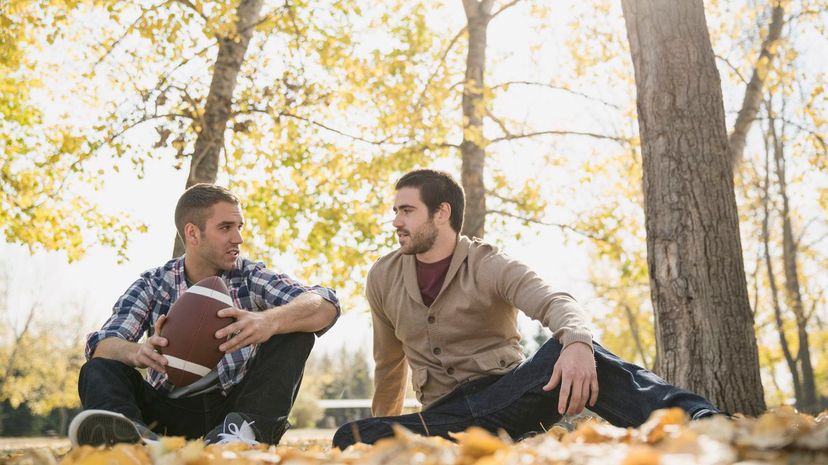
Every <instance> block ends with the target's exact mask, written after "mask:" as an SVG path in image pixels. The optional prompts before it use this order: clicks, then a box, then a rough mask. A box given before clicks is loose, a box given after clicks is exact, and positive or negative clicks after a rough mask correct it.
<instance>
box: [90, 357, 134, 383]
mask: <svg viewBox="0 0 828 465" xmlns="http://www.w3.org/2000/svg"><path fill="white" fill-rule="evenodd" d="M130 370H132V371H135V370H134V368H132V367H131V366H129V365H127V364H125V363H122V362H119V361H117V360H112V359H109V358H103V357H95V358H92V359H89V360H88V361H87V362H86V363H84V364H83V366H81V369H80V375H79V376H78V380H79V381H80V380H84V379H90V378H98V377H105V378H109V377H111V376H113V375H118V374H122V373H128V372H129V371H130Z"/></svg>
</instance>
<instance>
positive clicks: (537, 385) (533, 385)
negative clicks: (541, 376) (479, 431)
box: [469, 380, 560, 417]
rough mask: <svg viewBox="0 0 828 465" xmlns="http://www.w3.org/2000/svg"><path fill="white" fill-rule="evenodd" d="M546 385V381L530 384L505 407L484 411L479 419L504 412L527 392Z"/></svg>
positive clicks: (507, 402)
mask: <svg viewBox="0 0 828 465" xmlns="http://www.w3.org/2000/svg"><path fill="white" fill-rule="evenodd" d="M545 384H546V381H545V380H541V381H539V382H538V383H536V384H530V385H529V387H528V388H526V389H524V390H523V391H518V394H517V395H514V396H512V397H511V398H510V399H509V400H507V401H506V402H505V403H504V406H503V407H500V406H497V407H494V408H492V409H489V410H484V411H482V412H480V414H479V415H478V417H482V416H485V415H490V414H492V413H494V412H498V411H500V410H503V409H505V408H506V407H508V406H510V405H512V404H514V403H515V402H517V401H518V400H519V399H520V398H521V397H523V396H524V395H525V394H526V393H527V392H529V391H531V390H533V389H535V388H537V387H540V386H544V385H545ZM559 395H560V394H559ZM469 408H470V409H471V407H469Z"/></svg>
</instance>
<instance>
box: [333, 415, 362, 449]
mask: <svg viewBox="0 0 828 465" xmlns="http://www.w3.org/2000/svg"><path fill="white" fill-rule="evenodd" d="M356 427H357V423H356V422H355V421H354V422H350V423H345V424H344V425H342V426H340V427H339V429H337V430H336V433H334V437H333V447H338V448H339V449H340V450H345V449H346V448H347V447H348V446H352V445H354V444H356V442H357V441H356V439H355V437H354V428H356Z"/></svg>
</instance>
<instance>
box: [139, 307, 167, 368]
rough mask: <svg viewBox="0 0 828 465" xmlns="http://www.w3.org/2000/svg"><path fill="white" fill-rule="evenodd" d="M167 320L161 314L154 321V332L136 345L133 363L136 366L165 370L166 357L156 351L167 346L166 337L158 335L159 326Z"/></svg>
mask: <svg viewBox="0 0 828 465" xmlns="http://www.w3.org/2000/svg"><path fill="white" fill-rule="evenodd" d="M166 320H167V317H166V315H161V317H159V318H158V320H156V322H155V332H154V333H153V335H152V336H150V337H148V338H147V340H145V341H144V342H142V343H141V344H139V345H138V351H137V352H136V353H135V363H134V365H135V366H136V367H138V368H152V369H153V370H155V371H159V372H161V373H164V372H166V369H165V367H166V365H167V359H166V358H165V357H164V356H163V355H161V354H160V353H158V350H159V349H160V348H162V347H166V346H167V339H166V338H163V337H161V336H159V335H158V334H159V333H160V332H161V327H162V326H164V322H165V321H166Z"/></svg>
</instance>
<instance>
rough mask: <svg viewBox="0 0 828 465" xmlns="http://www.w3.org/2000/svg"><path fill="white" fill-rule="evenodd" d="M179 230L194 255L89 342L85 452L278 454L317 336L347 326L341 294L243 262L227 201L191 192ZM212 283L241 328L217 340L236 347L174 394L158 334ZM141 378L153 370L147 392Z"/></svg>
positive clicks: (162, 274) (79, 427)
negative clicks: (191, 442) (162, 448)
mask: <svg viewBox="0 0 828 465" xmlns="http://www.w3.org/2000/svg"><path fill="white" fill-rule="evenodd" d="M175 224H176V228H177V230H178V234H179V236H180V237H181V239H182V241H183V242H184V247H185V254H184V255H183V256H182V257H179V258H175V259H173V260H170V261H169V262H167V263H166V264H165V265H163V266H161V267H158V268H154V269H151V270H148V271H146V272H144V273H143V274H142V275H141V277H140V278H138V280H136V281H135V282H134V283H133V284H132V285H131V286H130V287H129V288H128V289H127V291H126V292H125V293H124V294H123V295H122V296H121V298H120V299H118V301H117V302H116V304H115V307H114V309H113V313H112V316H111V317H110V318H109V320H107V322H106V323H105V324H104V325H103V327H102V328H101V329H100V330H99V331H96V332H93V333H91V334H90V335H89V337H88V339H87V344H86V357H87V359H88V361H87V363H86V364H85V365H84V366H83V368H82V369H81V373H80V378H79V380H78V391H79V393H80V397H81V403H82V404H83V407H84V409H85V410H84V411H83V412H81V413H80V414H79V415H78V416H77V417H75V419H73V421H72V424H71V425H70V428H69V436H70V438H71V439H72V442H73V444H75V445H80V444H89V445H101V444H113V443H116V442H138V441H140V440H144V441H147V440H154V439H155V438H156V436H155V433H161V434H167V435H178V436H186V437H188V438H196V437H200V436H204V439H205V441H206V442H208V443H220V442H229V441H245V442H249V443H255V442H259V441H261V442H266V443H271V444H276V443H278V442H279V439H280V438H281V436H282V434H284V431H285V430H286V429H287V426H288V425H287V415H288V412H289V411H290V408H291V406H292V405H293V402H294V400H295V399H296V394H297V392H298V390H299V385H300V383H301V380H302V373H303V370H304V366H305V361H306V360H307V357H308V355H309V354H310V351H311V348H312V347H313V343H314V339H315V337H314V334H315V335H316V336H320V335H322V334H323V333H325V331H327V330H328V329H329V328H330V327H331V326H332V325H333V324H334V322H335V321H336V319H337V318H338V316H339V313H340V308H339V301H338V300H337V298H336V294H335V293H334V291H333V290H331V289H328V288H324V287H320V286H306V285H303V284H301V283H299V282H297V281H294V280H292V279H291V278H289V277H288V276H287V275H284V274H278V273H275V272H273V271H271V270H269V269H267V268H266V267H265V265H264V264H263V263H261V262H253V261H250V260H248V259H246V258H243V257H241V256H239V246H240V245H241V243H242V242H243V240H242V237H241V229H242V226H243V224H244V218H243V216H242V213H241V208H240V205H239V201H238V199H237V198H236V196H235V195H233V194H232V193H231V192H230V191H228V190H227V189H224V188H222V187H218V186H215V185H212V184H197V185H195V186H193V187H191V188H189V189H187V191H185V192H184V194H183V195H182V196H181V198H180V199H179V201H178V204H177V206H176V209H175ZM210 276H221V277H222V279H223V280H224V281H225V284H227V287H228V289H229V290H230V296H231V298H232V300H233V304H234V305H233V307H229V308H225V309H223V310H220V311H219V312H218V316H220V317H232V318H234V319H235V322H234V323H232V324H230V325H228V326H227V327H225V328H224V329H222V330H220V331H218V332H217V333H216V337H217V338H219V339H223V338H226V337H227V336H230V335H233V337H232V338H230V339H229V340H227V341H226V342H224V343H223V344H222V345H221V346H220V347H219V349H220V350H222V351H223V352H224V353H225V355H224V358H223V359H222V360H221V361H220V362H219V364H218V366H217V368H216V369H214V370H213V371H211V372H210V373H209V374H207V375H206V376H204V377H203V378H201V379H200V380H198V381H196V382H195V383H193V384H191V385H188V386H184V387H181V388H176V387H174V386H173V385H172V384H171V383H169V382H168V381H167V375H166V373H165V367H166V366H167V363H168V360H167V359H166V358H165V357H164V356H163V355H161V354H160V353H159V350H158V349H160V348H163V347H164V346H166V345H167V340H166V339H165V338H162V337H160V336H159V335H158V334H157V333H158V332H159V331H160V329H161V326H162V325H163V323H164V320H165V318H166V314H167V312H168V311H169V309H170V307H171V305H172V304H173V302H175V300H176V299H178V297H179V296H181V294H183V293H184V292H185V291H186V290H187V288H188V287H189V286H191V285H193V284H195V283H197V282H198V281H200V280H202V279H204V278H207V277H210ZM145 333H146V336H147V337H146V338H145V339H144V340H143V341H142V340H141V338H142V337H143V336H144V334H145ZM136 368H146V369H147V377H146V380H144V379H143V378H142V377H141V374H140V373H139V372H138V370H136ZM148 425H149V426H148Z"/></svg>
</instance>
